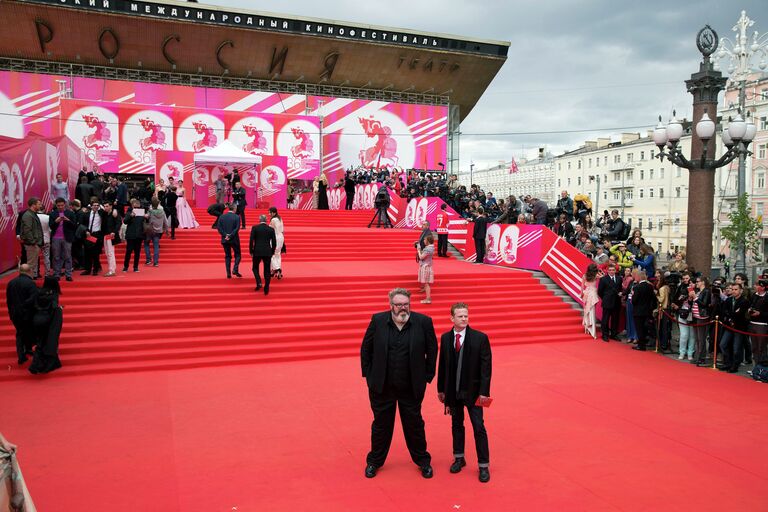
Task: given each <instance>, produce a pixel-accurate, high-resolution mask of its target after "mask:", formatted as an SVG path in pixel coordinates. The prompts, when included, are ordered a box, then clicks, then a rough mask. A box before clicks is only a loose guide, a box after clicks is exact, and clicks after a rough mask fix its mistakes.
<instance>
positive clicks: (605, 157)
mask: <svg viewBox="0 0 768 512" xmlns="http://www.w3.org/2000/svg"><path fill="white" fill-rule="evenodd" d="M603 165H608V155H605V156H604V157H603Z"/></svg>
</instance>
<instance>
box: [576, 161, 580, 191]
mask: <svg viewBox="0 0 768 512" xmlns="http://www.w3.org/2000/svg"><path fill="white" fill-rule="evenodd" d="M579 163H581V162H579ZM576 184H577V185H578V186H581V176H579V177H578V178H577V183H576Z"/></svg>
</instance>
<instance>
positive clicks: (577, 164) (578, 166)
mask: <svg viewBox="0 0 768 512" xmlns="http://www.w3.org/2000/svg"><path fill="white" fill-rule="evenodd" d="M576 168H577V169H581V160H579V161H578V162H576Z"/></svg>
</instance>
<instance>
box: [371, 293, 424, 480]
mask: <svg viewBox="0 0 768 512" xmlns="http://www.w3.org/2000/svg"><path fill="white" fill-rule="evenodd" d="M389 307H390V309H389V311H385V312H382V313H376V314H374V315H373V316H372V318H371V322H370V323H369V324H368V328H367V329H366V331H365V335H364V336H363V343H362V346H361V347H360V362H361V366H362V371H363V377H364V378H365V380H366V382H367V384H368V398H369V400H370V403H371V410H372V411H373V424H372V425H371V451H370V452H368V456H367V458H366V464H367V465H366V467H365V476H366V477H367V478H373V477H375V476H376V472H377V471H378V469H379V468H380V467H381V466H382V465H383V464H384V462H385V460H386V458H387V453H389V447H390V445H391V444H392V433H393V431H394V427H395V410H396V409H399V410H400V420H401V422H402V425H403V435H404V436H405V443H406V445H407V446H408V451H409V452H410V454H411V459H412V460H413V462H415V463H416V464H417V465H418V466H419V467H420V468H421V476H423V477H424V478H432V475H433V472H432V457H431V456H430V454H429V452H428V451H427V438H426V434H425V433H424V419H423V418H422V417H421V402H422V401H423V400H424V392H425V391H426V388H427V383H428V382H432V379H433V378H434V377H435V366H436V363H437V339H436V337H435V328H434V325H433V324H432V319H431V318H430V317H428V316H426V315H422V314H420V313H413V312H411V309H410V307H411V293H410V292H409V291H408V290H406V289H404V288H395V289H394V290H392V291H391V292H389Z"/></svg>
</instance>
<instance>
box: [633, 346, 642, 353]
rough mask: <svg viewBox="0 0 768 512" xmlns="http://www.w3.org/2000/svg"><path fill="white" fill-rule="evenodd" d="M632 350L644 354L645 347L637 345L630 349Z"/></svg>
mask: <svg viewBox="0 0 768 512" xmlns="http://www.w3.org/2000/svg"><path fill="white" fill-rule="evenodd" d="M632 350H639V351H641V352H645V347H641V346H639V345H637V346H634V347H632Z"/></svg>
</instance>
